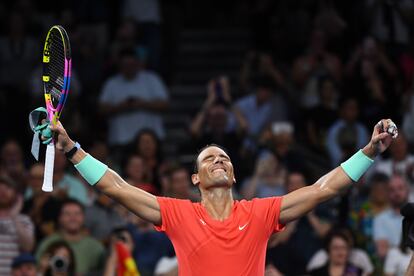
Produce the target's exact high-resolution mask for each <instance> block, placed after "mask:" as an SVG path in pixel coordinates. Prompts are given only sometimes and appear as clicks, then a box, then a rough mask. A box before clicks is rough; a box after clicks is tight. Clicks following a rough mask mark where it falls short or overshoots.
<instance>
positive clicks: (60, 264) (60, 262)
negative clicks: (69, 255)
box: [49, 256, 69, 272]
mask: <svg viewBox="0 0 414 276" xmlns="http://www.w3.org/2000/svg"><path fill="white" fill-rule="evenodd" d="M49 264H50V267H51V269H52V271H54V272H67V271H68V267H69V262H68V260H67V259H66V258H64V257H62V256H53V257H52V258H51V259H50V261H49Z"/></svg>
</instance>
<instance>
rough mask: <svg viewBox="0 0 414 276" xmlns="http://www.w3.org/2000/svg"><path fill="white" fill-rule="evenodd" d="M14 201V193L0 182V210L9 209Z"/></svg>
mask: <svg viewBox="0 0 414 276" xmlns="http://www.w3.org/2000/svg"><path fill="white" fill-rule="evenodd" d="M15 199H16V191H15V190H14V189H13V188H12V187H10V186H9V185H7V184H6V183H1V182H0V209H9V208H10V207H11V206H13V202H14V200H15Z"/></svg>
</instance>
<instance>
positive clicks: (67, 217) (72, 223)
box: [59, 203, 84, 233]
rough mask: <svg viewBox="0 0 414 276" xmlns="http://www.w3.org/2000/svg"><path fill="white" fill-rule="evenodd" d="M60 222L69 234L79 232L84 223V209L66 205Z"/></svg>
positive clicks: (70, 204) (75, 205) (74, 205)
mask: <svg viewBox="0 0 414 276" xmlns="http://www.w3.org/2000/svg"><path fill="white" fill-rule="evenodd" d="M59 222H60V227H61V229H62V230H63V231H65V232H69V233H77V232H79V231H80V230H81V229H82V227H83V223H84V214H83V210H82V208H81V207H80V206H78V205H77V204H74V203H73V204H72V203H69V204H66V205H65V206H63V208H62V211H61V213H60V217H59Z"/></svg>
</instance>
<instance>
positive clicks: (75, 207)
mask: <svg viewBox="0 0 414 276" xmlns="http://www.w3.org/2000/svg"><path fill="white" fill-rule="evenodd" d="M58 223H59V231H58V232H57V233H55V234H53V235H50V236H48V237H47V238H46V239H44V240H42V241H41V243H40V244H39V246H38V247H37V250H36V258H37V260H38V261H41V258H42V257H43V256H44V254H45V252H46V249H47V248H48V247H49V246H50V245H51V244H52V243H54V242H56V241H57V240H61V239H63V240H65V241H66V242H67V243H68V244H69V245H70V247H71V248H72V250H73V252H74V255H75V262H76V273H78V274H80V275H100V272H101V270H102V266H103V261H104V252H105V250H104V247H103V245H102V244H101V243H100V242H99V241H98V240H96V239H95V238H93V237H91V236H89V235H88V234H87V233H86V231H85V229H84V223H85V211H84V207H83V205H82V204H81V203H80V202H78V201H76V200H74V199H68V200H66V201H64V202H62V207H61V209H60V213H59V221H58Z"/></svg>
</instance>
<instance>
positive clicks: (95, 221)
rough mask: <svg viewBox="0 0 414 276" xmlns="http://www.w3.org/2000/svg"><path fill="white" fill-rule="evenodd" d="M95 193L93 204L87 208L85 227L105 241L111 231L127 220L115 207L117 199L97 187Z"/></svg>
mask: <svg viewBox="0 0 414 276" xmlns="http://www.w3.org/2000/svg"><path fill="white" fill-rule="evenodd" d="M95 193H96V196H95V197H96V198H95V200H94V202H93V204H92V206H89V207H88V208H86V209H85V227H86V229H88V231H89V234H90V235H91V236H92V237H94V238H95V239H98V240H100V241H102V242H103V243H105V242H106V241H107V239H108V238H109V234H110V233H111V231H112V230H113V229H115V228H117V227H120V226H122V225H124V224H125V223H126V222H125V220H124V219H123V218H122V217H121V215H120V214H119V212H118V209H117V208H115V207H116V204H117V203H116V202H115V201H113V200H112V199H111V198H110V197H108V196H106V195H105V194H104V193H102V192H101V191H99V190H97V189H96V190H95Z"/></svg>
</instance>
